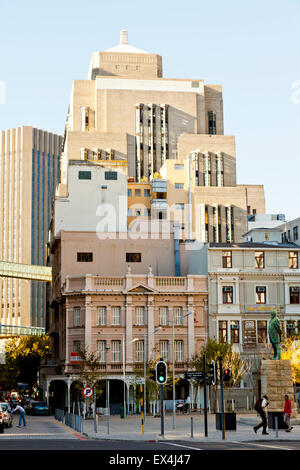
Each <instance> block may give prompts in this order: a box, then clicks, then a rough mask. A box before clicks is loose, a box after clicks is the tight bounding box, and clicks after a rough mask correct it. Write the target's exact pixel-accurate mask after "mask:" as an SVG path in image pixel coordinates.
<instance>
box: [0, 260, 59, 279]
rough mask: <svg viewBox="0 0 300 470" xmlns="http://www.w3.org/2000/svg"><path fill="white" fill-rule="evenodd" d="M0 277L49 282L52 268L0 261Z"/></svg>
mask: <svg viewBox="0 0 300 470" xmlns="http://www.w3.org/2000/svg"><path fill="white" fill-rule="evenodd" d="M0 277H12V278H16V279H29V280H32V281H42V282H51V281H52V268H51V267H48V266H35V265H31V264H19V263H11V262H9V261H0Z"/></svg>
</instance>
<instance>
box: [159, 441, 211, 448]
mask: <svg viewBox="0 0 300 470" xmlns="http://www.w3.org/2000/svg"><path fill="white" fill-rule="evenodd" d="M158 443H159V444H167V445H169V446H176V447H184V448H185V449H191V450H203V449H199V448H198V447H189V446H183V445H181V444H173V442H172V443H171V442H168V441H165V442H163V441H158Z"/></svg>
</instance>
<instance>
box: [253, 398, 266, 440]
mask: <svg viewBox="0 0 300 470" xmlns="http://www.w3.org/2000/svg"><path fill="white" fill-rule="evenodd" d="M268 405H269V403H268V396H267V395H264V396H263V397H262V398H260V399H259V400H257V402H256V403H255V406H254V408H255V410H256V411H257V413H258V414H259V415H260V417H261V423H259V424H258V425H257V426H254V428H253V430H254V432H255V434H256V433H257V431H258V429H260V428H263V432H262V434H264V435H266V434H269V433H268V432H267V416H266V412H265V408H266V407H267V406H268Z"/></svg>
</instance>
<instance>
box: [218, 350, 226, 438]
mask: <svg viewBox="0 0 300 470" xmlns="http://www.w3.org/2000/svg"><path fill="white" fill-rule="evenodd" d="M219 366H220V387H221V422H222V439H223V440H225V423H224V397H223V365H222V357H221V356H220V357H219Z"/></svg>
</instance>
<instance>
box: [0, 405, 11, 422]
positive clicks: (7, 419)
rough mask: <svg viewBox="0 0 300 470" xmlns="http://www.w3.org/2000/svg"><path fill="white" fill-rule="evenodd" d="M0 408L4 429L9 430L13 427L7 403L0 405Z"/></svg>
mask: <svg viewBox="0 0 300 470" xmlns="http://www.w3.org/2000/svg"><path fill="white" fill-rule="evenodd" d="M0 408H1V410H2V414H3V421H4V426H5V427H6V428H11V427H12V425H13V420H12V414H11V409H10V405H9V403H6V402H5V403H0Z"/></svg>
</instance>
